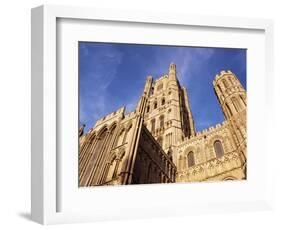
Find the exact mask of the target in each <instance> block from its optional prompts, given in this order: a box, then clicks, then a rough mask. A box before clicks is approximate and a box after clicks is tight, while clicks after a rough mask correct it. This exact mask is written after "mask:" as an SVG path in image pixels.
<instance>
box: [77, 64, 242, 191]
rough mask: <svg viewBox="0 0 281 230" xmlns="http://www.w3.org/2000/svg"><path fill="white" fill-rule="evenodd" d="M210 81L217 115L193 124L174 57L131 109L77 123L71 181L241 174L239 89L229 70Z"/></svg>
mask: <svg viewBox="0 0 281 230" xmlns="http://www.w3.org/2000/svg"><path fill="white" fill-rule="evenodd" d="M210 84H211V82H210ZM213 87H214V92H215V94H216V96H217V98H218V101H219V103H220V106H221V109H222V111H223V113H224V116H225V121H223V122H222V124H217V125H216V126H215V127H209V128H208V129H206V130H203V131H202V132H197V131H196V128H195V126H194V120H193V116H192V112H191V111H192V110H191V108H190V104H189V97H188V93H187V89H186V88H185V87H182V86H181V85H180V82H179V81H178V79H177V72H176V65H175V64H173V63H172V64H170V66H169V70H168V74H167V75H164V76H161V77H160V78H158V79H157V80H153V78H152V76H148V77H147V80H146V83H145V86H144V90H143V93H142V95H141V97H140V100H139V102H138V104H137V105H136V109H135V110H134V111H133V112H131V113H128V114H125V108H124V107H122V108H120V109H118V110H117V111H114V112H112V113H110V114H108V115H106V116H105V117H102V118H101V119H100V120H98V121H97V122H96V124H95V125H94V127H93V128H91V129H90V131H89V132H88V133H86V134H83V128H81V129H80V132H79V136H80V137H79V142H80V151H79V186H95V185H125V184H150V183H174V182H197V181H222V180H242V179H246V163H247V161H246V159H247V155H246V148H247V141H246V140H247V135H246V108H247V102H246V91H245V89H244V88H243V86H242V85H241V83H240V82H239V80H238V78H237V77H236V76H235V74H234V73H232V72H231V71H221V72H220V74H218V75H216V76H215V79H214V81H213Z"/></svg>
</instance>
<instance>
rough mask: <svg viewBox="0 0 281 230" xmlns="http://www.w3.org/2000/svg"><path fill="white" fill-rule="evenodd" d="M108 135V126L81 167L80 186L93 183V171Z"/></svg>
mask: <svg viewBox="0 0 281 230" xmlns="http://www.w3.org/2000/svg"><path fill="white" fill-rule="evenodd" d="M106 135H107V128H104V129H103V130H102V131H101V132H100V134H99V135H98V137H97V143H96V144H95V146H94V147H93V148H92V149H91V150H90V151H91V152H90V156H89V159H88V160H87V162H86V163H85V165H82V167H81V171H80V172H81V175H79V176H80V178H81V179H80V181H79V184H80V186H87V185H91V184H92V181H90V177H91V173H92V171H93V170H94V169H95V164H96V163H97V160H98V157H99V156H100V155H101V154H102V149H103V146H104V143H105V139H106Z"/></svg>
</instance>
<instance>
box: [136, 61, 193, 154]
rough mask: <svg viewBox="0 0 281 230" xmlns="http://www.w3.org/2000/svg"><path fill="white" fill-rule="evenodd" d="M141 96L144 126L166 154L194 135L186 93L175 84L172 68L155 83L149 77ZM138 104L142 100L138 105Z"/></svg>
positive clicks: (173, 65) (174, 68) (173, 69)
mask: <svg viewBox="0 0 281 230" xmlns="http://www.w3.org/2000/svg"><path fill="white" fill-rule="evenodd" d="M144 94H145V95H146V96H147V100H146V108H145V113H144V124H145V126H146V127H147V129H148V130H149V131H150V133H151V134H152V135H153V137H154V138H155V139H156V140H157V141H158V143H159V144H160V145H161V147H162V148H163V150H164V151H165V152H166V153H167V152H168V151H169V150H170V153H171V152H173V150H174V148H175V147H176V146H177V144H178V143H179V142H181V141H182V140H183V139H184V138H185V137H190V136H192V135H195V128H194V122H193V118H192V113H191V110H190V106H189V101H188V95H187V90H186V88H183V87H181V86H180V84H179V82H178V79H177V71H176V65H175V64H173V63H171V64H170V66H169V70H168V74H167V75H164V76H161V77H160V78H158V79H157V80H155V81H153V78H152V77H151V76H149V77H148V78H147V80H146V84H145V87H144ZM141 101H143V97H142V98H141V100H140V102H139V105H140V103H141Z"/></svg>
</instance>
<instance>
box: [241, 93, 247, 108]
mask: <svg viewBox="0 0 281 230" xmlns="http://www.w3.org/2000/svg"><path fill="white" fill-rule="evenodd" d="M240 100H241V101H242V102H243V104H244V106H246V101H245V98H244V97H243V96H242V95H240Z"/></svg>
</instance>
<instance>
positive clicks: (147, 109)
mask: <svg viewBox="0 0 281 230" xmlns="http://www.w3.org/2000/svg"><path fill="white" fill-rule="evenodd" d="M149 110H150V106H149V105H148V106H147V107H146V112H147V113H149Z"/></svg>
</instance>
